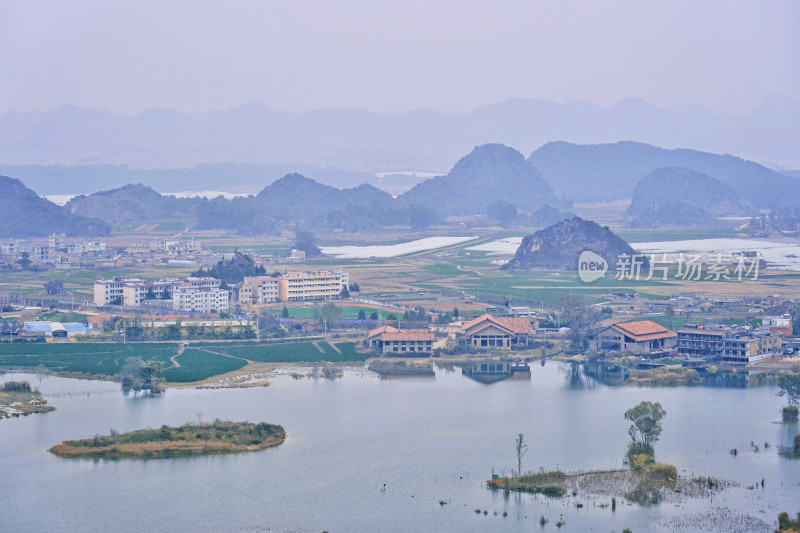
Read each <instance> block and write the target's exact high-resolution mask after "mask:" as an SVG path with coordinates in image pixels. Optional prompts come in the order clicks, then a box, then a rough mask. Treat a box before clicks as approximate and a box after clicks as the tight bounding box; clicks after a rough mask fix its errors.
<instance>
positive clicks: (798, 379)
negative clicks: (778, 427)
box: [778, 374, 800, 420]
mask: <svg viewBox="0 0 800 533" xmlns="http://www.w3.org/2000/svg"><path fill="white" fill-rule="evenodd" d="M778 388H779V389H780V390H778V396H786V400H787V401H788V402H789V405H787V406H786V407H784V408H783V419H784V420H797V412H798V409H797V405H798V403H800V374H781V375H779V376H778Z"/></svg>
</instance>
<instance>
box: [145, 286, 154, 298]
mask: <svg viewBox="0 0 800 533" xmlns="http://www.w3.org/2000/svg"><path fill="white" fill-rule="evenodd" d="M144 299H145V300H155V299H156V292H155V291H154V290H153V287H148V288H147V294H145V295H144Z"/></svg>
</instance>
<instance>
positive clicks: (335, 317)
mask: <svg viewBox="0 0 800 533" xmlns="http://www.w3.org/2000/svg"><path fill="white" fill-rule="evenodd" d="M320 314H321V315H322V319H323V320H325V322H327V324H328V327H333V326H334V325H336V323H337V322H339V319H341V318H342V310H341V309H340V308H339V307H337V305H336V304H335V303H333V302H325V304H324V305H323V306H322V310H321V311H320Z"/></svg>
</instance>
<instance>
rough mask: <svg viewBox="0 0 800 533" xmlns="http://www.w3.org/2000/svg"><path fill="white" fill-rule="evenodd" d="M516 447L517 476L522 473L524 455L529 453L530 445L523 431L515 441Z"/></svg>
mask: <svg viewBox="0 0 800 533" xmlns="http://www.w3.org/2000/svg"><path fill="white" fill-rule="evenodd" d="M514 448H515V449H516V451H517V476H521V475H522V457H523V456H524V455H525V454H526V453H528V445H527V444H525V437H524V435H523V434H522V433H520V434H519V435H518V436H517V439H516V440H515V441H514Z"/></svg>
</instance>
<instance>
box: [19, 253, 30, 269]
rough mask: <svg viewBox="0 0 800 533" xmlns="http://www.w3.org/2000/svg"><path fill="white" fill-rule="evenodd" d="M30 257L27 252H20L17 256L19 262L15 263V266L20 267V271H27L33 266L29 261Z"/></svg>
mask: <svg viewBox="0 0 800 533" xmlns="http://www.w3.org/2000/svg"><path fill="white" fill-rule="evenodd" d="M30 257H31V254H29V253H28V252H22V253H21V254H19V261H17V264H18V265H19V266H20V267H22V270H28V269H29V268H30V266H31V265H32V264H33V261H31V259H30Z"/></svg>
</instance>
